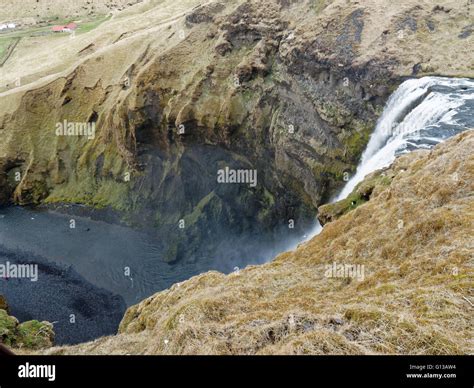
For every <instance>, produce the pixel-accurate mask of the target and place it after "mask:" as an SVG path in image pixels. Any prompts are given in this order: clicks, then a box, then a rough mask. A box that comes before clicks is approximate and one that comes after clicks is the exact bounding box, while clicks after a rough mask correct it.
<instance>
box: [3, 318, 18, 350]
mask: <svg viewBox="0 0 474 388" xmlns="http://www.w3.org/2000/svg"><path fill="white" fill-rule="evenodd" d="M17 325H18V321H17V319H16V318H14V317H11V316H9V315H8V314H7V312H6V310H0V339H1V342H3V343H4V344H5V345H8V346H12V345H14V343H15V338H16V327H17Z"/></svg>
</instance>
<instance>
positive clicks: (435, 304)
mask: <svg viewBox="0 0 474 388" xmlns="http://www.w3.org/2000/svg"><path fill="white" fill-rule="evenodd" d="M473 147H474V131H472V130H471V131H468V132H466V133H463V134H461V135H458V136H456V137H455V138H453V139H451V140H449V141H447V142H446V143H444V144H441V145H439V146H437V147H436V148H435V149H434V150H432V151H417V152H413V153H412V154H409V155H406V156H403V157H400V158H398V159H397V160H396V161H395V163H394V164H393V165H392V166H391V168H390V171H391V175H390V180H389V181H378V182H377V183H374V180H373V178H370V179H369V181H370V182H372V183H370V184H368V185H369V186H372V192H371V195H370V196H369V197H367V201H366V202H365V203H364V204H362V205H360V206H358V207H357V208H356V209H354V210H352V211H348V212H347V213H346V214H345V215H343V216H341V217H340V218H339V219H337V220H335V221H333V222H330V223H328V224H327V225H326V227H325V228H324V229H323V231H322V233H321V234H320V235H318V236H317V237H315V238H314V239H312V240H311V241H309V242H308V243H305V244H303V245H301V246H299V247H298V249H296V250H295V251H294V252H289V253H285V254H282V255H280V256H279V257H277V259H276V260H275V261H274V262H272V263H270V264H266V265H263V266H254V267H250V268H247V269H245V270H242V271H239V272H236V273H233V274H231V275H228V276H225V275H222V274H219V273H216V272H210V273H207V274H203V275H201V276H197V277H195V278H193V279H191V280H189V281H186V282H184V283H181V284H176V285H175V286H173V287H172V288H171V289H169V290H167V291H163V292H161V293H158V294H156V295H154V296H152V297H150V298H148V299H146V300H144V301H143V302H141V303H140V304H138V305H137V306H134V307H132V308H130V309H129V310H128V311H127V313H126V315H125V317H124V319H123V321H122V323H121V326H120V333H119V334H118V335H117V336H113V337H108V338H102V339H99V340H96V341H94V342H91V343H88V344H83V345H79V346H75V347H66V348H53V349H52V350H50V351H48V353H52V354H82V353H86V354H471V353H472V352H473V348H472V341H471V337H472V332H471V329H472V302H471V301H472V288H473V276H472V275H473V273H472V266H471V261H472V230H473V227H474V225H473V220H474V202H473V200H472V193H473V192H474V186H473V182H474V157H473V154H472V149H473ZM369 181H367V182H369ZM367 182H366V183H367Z"/></svg>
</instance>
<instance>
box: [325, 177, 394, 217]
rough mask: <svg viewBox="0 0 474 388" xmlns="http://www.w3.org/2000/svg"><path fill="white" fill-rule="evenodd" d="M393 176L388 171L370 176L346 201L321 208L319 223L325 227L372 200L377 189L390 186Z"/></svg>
mask: <svg viewBox="0 0 474 388" xmlns="http://www.w3.org/2000/svg"><path fill="white" fill-rule="evenodd" d="M393 176H394V175H393V173H392V172H391V171H388V170H386V171H383V170H380V171H376V172H374V173H372V174H370V175H368V176H367V178H365V179H364V180H363V181H362V182H361V183H359V184H358V185H357V186H356V188H355V189H354V191H352V193H351V194H350V195H349V196H348V197H347V198H346V199H343V200H341V201H338V202H336V203H330V204H327V205H323V206H320V207H319V208H318V220H319V222H320V223H321V225H323V226H324V225H326V224H328V223H330V222H333V221H335V220H337V219H338V218H340V217H342V216H343V215H344V214H347V213H349V212H350V211H352V210H354V209H356V208H358V207H359V206H360V205H363V204H364V203H366V202H367V201H369V200H370V197H371V196H372V193H373V192H374V190H375V188H376V187H380V186H389V185H390V183H391V182H392V179H393Z"/></svg>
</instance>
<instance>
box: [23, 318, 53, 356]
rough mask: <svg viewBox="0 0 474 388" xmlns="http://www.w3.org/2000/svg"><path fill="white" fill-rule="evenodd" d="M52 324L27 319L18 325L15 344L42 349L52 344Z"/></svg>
mask: <svg viewBox="0 0 474 388" xmlns="http://www.w3.org/2000/svg"><path fill="white" fill-rule="evenodd" d="M53 343H54V331H53V325H52V324H51V323H49V322H39V321H28V322H23V323H22V324H20V325H18V328H17V338H16V346H17V347H24V348H28V349H44V348H49V347H51V346H53Z"/></svg>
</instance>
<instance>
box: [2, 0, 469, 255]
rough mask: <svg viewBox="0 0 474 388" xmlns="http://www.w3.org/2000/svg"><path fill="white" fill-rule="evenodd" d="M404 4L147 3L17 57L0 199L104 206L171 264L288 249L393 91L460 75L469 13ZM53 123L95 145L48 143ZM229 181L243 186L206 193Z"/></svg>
mask: <svg viewBox="0 0 474 388" xmlns="http://www.w3.org/2000/svg"><path fill="white" fill-rule="evenodd" d="M402 3H403V4H398V3H397V4H396V5H395V4H390V2H380V1H367V2H364V3H363V4H359V3H358V2H347V1H316V2H315V1H277V0H265V1H260V0H259V1H257V0H255V1H252V0H247V1H242V0H238V1H237V0H235V1H226V2H219V1H211V2H209V3H206V4H204V5H199V4H198V2H197V1H182V2H176V1H174V2H171V1H164V2H157V3H155V2H148V3H147V4H145V5H143V8H138V7H132V8H131V9H130V11H128V12H126V13H124V14H123V15H122V16H121V17H119V16H118V17H116V18H114V19H113V20H110V21H108V22H106V23H103V24H102V25H101V26H100V27H98V28H97V29H96V30H94V31H91V32H89V33H88V34H83V35H81V34H79V35H77V36H76V37H75V39H68V40H67V41H63V40H61V39H56V40H54V41H53V40H50V41H48V42H47V45H46V46H45V47H46V48H47V50H48V51H47V52H48V53H49V52H51V50H53V51H60V52H61V54H62V55H61V60H58V59H57V58H56V57H54V58H53V57H51V56H50V55H49V54H47V53H46V49H44V50H41V49H40V48H37V49H34V50H38V51H36V52H34V53H30V54H31V56H26V57H22V56H21V54H22V52H23V53H25V51H22V50H26V48H28V47H29V49H30V50H33V49H32V48H31V46H27V45H26V43H25V45H26V46H25V47H24V48H23V47H22V45H21V44H20V45H19V48H18V50H19V51H18V53H17V56H15V54H14V55H13V56H12V57H11V58H10V59H9V60H8V61H7V62H6V64H5V66H4V74H5V83H8V84H9V85H10V84H11V82H13V80H15V79H16V78H18V77H21V79H22V86H20V87H18V88H16V89H10V90H6V91H4V92H3V93H2V94H1V95H0V101H1V106H2V107H1V109H0V135H1V136H2V139H3V141H2V142H1V145H0V169H1V170H0V183H2V193H1V194H2V195H1V199H2V200H3V202H4V203H5V202H8V201H12V202H15V203H18V204H42V203H63V202H66V203H70V202H72V203H81V204H86V205H89V206H93V207H100V208H103V207H110V208H113V209H115V210H118V211H121V212H122V214H123V215H124V217H125V218H126V219H127V220H128V221H129V222H131V223H136V224H140V225H149V226H153V227H155V228H156V232H157V234H159V235H160V236H162V237H163V239H164V240H165V241H167V246H166V247H165V252H166V253H165V255H164V258H165V259H166V260H168V261H174V260H179V259H181V258H183V257H184V256H189V255H194V254H195V253H196V252H197V251H199V250H202V249H203V246H204V247H205V248H204V252H201V253H200V254H203V255H204V254H206V252H211V251H215V250H216V249H217V246H218V245H219V242H221V241H223V240H226V239H229V237H228V236H240V237H242V238H245V236H253V235H254V234H255V233H259V236H261V238H262V240H265V239H268V241H270V242H271V241H272V240H275V239H281V238H282V236H285V238H288V236H289V235H294V236H300V235H301V234H302V233H303V231H304V230H306V229H307V228H308V227H309V225H310V224H312V223H313V222H314V214H315V210H316V208H317V206H318V205H320V204H321V203H322V201H323V200H324V199H325V198H328V197H329V195H330V194H332V193H333V192H334V190H335V189H336V188H338V187H340V186H341V185H342V184H343V180H342V177H343V174H344V172H350V171H352V170H353V169H354V167H355V166H356V164H357V161H358V158H359V156H360V154H361V152H362V150H363V148H364V146H365V144H366V143H367V140H368V136H369V134H370V131H371V129H372V128H373V125H374V123H375V120H376V119H377V117H378V115H379V114H380V111H381V109H382V107H383V104H384V102H385V100H386V99H387V97H388V96H389V94H390V92H391V91H392V90H393V88H394V87H395V86H396V85H397V84H398V83H399V82H400V80H401V78H402V77H404V76H409V75H414V74H416V75H421V74H428V73H437V72H439V73H443V74H445V75H449V74H451V75H466V74H469V73H470V72H472V67H471V68H470V65H469V64H467V63H466V61H464V60H462V61H461V60H459V61H458V60H454V59H453V60H452V58H453V56H459V58H460V57H461V56H462V53H463V52H469V45H472V39H471V37H470V36H469V34H467V36H466V34H462V33H461V30H463V29H465V28H467V26H468V19H469V18H468V15H467V14H466V11H467V9H465V8H466V5H464V4H459V2H455V1H445V2H443V3H445V4H444V5H443V6H437V7H434V6H432V5H428V4H421V5H420V4H415V2H413V1H408V0H405V1H403V2H402ZM133 10H136V11H133ZM381 15H384V19H383V20H381V19H380V17H381ZM453 28H456V29H458V30H459V32H460V35H459V36H457V35H456V34H454V35H453V34H449V35H446V34H445V32H446V31H448V30H452V29H453ZM463 31H464V30H463ZM434 42H436V45H434ZM432 46H436V47H439V48H440V49H439V50H433V49H432V48H431V47H432ZM441 47H446V50H443V49H442V48H441ZM33 54H34V57H33ZM50 57H51V58H50ZM20 58H22V60H20ZM463 58H465V57H463ZM23 62H26V63H27V64H28V66H26V65H25V64H24V63H23ZM469 69H470V70H469ZM51 74H54V75H52V76H51ZM64 120H67V121H68V122H81V123H88V124H91V125H92V124H94V125H95V127H96V134H95V138H94V139H87V138H85V137H82V138H78V137H58V136H56V133H55V127H56V125H57V123H61V122H63V121H64ZM225 167H229V168H231V169H250V170H256V171H257V173H258V184H257V186H256V187H250V186H249V185H228V184H218V182H217V179H216V177H217V171H218V170H220V169H223V168H225ZM290 220H293V221H294V222H295V228H294V229H292V230H290V231H289V229H288V223H289V221H290ZM180 223H182V225H184V229H183V231H182V233H181V231H179V229H178V225H180ZM240 237H239V238H240ZM185 248H186V249H185Z"/></svg>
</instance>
